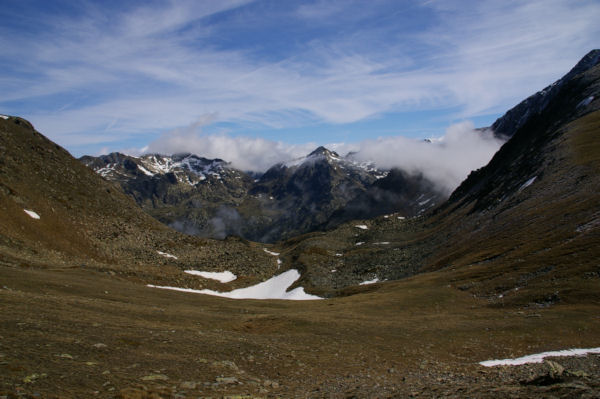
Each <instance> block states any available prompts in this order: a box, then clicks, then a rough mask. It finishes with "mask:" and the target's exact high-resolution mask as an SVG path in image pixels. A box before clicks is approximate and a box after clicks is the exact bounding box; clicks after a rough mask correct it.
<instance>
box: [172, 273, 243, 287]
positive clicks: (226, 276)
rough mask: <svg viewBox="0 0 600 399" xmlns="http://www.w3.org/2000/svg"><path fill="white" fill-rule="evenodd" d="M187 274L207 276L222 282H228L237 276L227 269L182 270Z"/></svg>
mask: <svg viewBox="0 0 600 399" xmlns="http://www.w3.org/2000/svg"><path fill="white" fill-rule="evenodd" d="M184 271H185V272H186V273H187V274H192V275H194V276H200V277H204V278H209V279H211V280H217V281H220V282H222V283H223V284H225V283H229V282H230V281H233V280H235V279H236V278H237V276H236V275H235V274H233V273H231V272H229V271H224V272H201V271H198V270H184Z"/></svg>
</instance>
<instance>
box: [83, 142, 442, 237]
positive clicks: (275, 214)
mask: <svg viewBox="0 0 600 399" xmlns="http://www.w3.org/2000/svg"><path fill="white" fill-rule="evenodd" d="M80 160H81V161H82V162H83V163H84V164H85V165H87V166H88V167H90V168H92V169H93V170H94V171H96V172H97V173H98V174H100V175H101V176H102V177H104V178H105V179H107V180H109V181H113V182H116V183H118V184H119V185H120V186H121V187H122V189H123V190H124V191H125V192H126V193H127V194H129V195H131V196H132V197H133V198H134V199H135V200H136V202H137V203H138V204H139V205H140V206H141V207H142V208H143V209H144V210H145V211H146V212H148V213H149V214H150V215H152V216H154V217H155V218H157V219H158V220H159V221H161V222H163V223H165V224H167V225H169V226H171V227H173V228H175V229H176V230H179V231H182V232H185V233H189V234H193V235H200V236H207V237H214V238H224V237H225V236H228V235H238V236H241V237H243V238H246V239H251V240H254V241H263V242H274V241H277V240H280V239H282V238H290V237H292V236H295V235H298V234H303V233H308V232H310V231H314V230H315V229H321V228H331V227H332V226H333V227H334V226H337V225H339V224H340V223H343V222H345V221H348V220H351V219H353V218H365V217H371V216H377V215H381V214H383V213H385V212H403V214H405V216H407V217H411V216H415V215H417V214H419V213H420V212H423V211H424V210H425V209H427V208H429V207H431V206H433V205H435V204H436V203H439V202H440V201H442V200H443V199H445V196H444V195H442V194H441V193H439V192H438V191H437V190H436V189H435V187H434V185H433V184H430V183H429V182H426V181H425V182H424V180H425V179H424V178H423V177H422V176H412V175H409V174H407V173H404V174H403V179H402V181H398V180H397V175H398V172H394V173H392V175H391V176H390V178H388V177H387V176H388V173H389V171H385V170H379V169H377V168H376V167H375V165H374V163H373V162H360V161H357V160H356V159H355V158H354V156H353V154H348V155H347V156H345V157H342V156H340V155H339V154H337V153H335V152H333V151H330V150H328V149H326V148H324V147H319V148H317V149H315V150H314V151H313V152H311V153H310V154H308V155H307V156H305V157H302V158H298V159H294V160H291V161H288V162H282V163H279V164H276V165H274V166H272V167H271V168H269V169H268V170H267V171H266V172H265V173H263V174H262V175H258V176H257V175H256V174H250V173H246V172H243V171H241V170H238V169H235V168H234V167H233V166H232V165H231V164H229V163H227V162H225V161H223V160H220V159H213V160H209V159H206V158H202V157H199V156H196V155H192V154H175V155H173V156H165V155H158V154H147V155H143V156H141V157H132V156H128V155H124V154H119V153H112V154H109V155H103V156H100V157H90V156H84V157H82V158H80ZM391 179H396V181H395V183H396V184H390V183H389V181H390V180H391ZM386 182H387V183H386ZM397 183H400V186H398V184H397ZM399 190H402V191H403V195H402V196H399V195H398V191H399ZM391 198H396V201H389V200H390V199H391ZM348 205H350V208H348V210H346V207H347V206H348Z"/></svg>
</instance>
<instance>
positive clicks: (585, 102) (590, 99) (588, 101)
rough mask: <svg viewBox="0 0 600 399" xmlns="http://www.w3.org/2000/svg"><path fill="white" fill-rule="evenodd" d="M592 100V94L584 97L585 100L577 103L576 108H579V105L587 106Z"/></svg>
mask: <svg viewBox="0 0 600 399" xmlns="http://www.w3.org/2000/svg"><path fill="white" fill-rule="evenodd" d="M592 101H594V96H589V97H588V98H586V99H585V100H583V101H581V102H580V103H579V104H577V108H579V107H587V106H588V105H590V103H591V102H592Z"/></svg>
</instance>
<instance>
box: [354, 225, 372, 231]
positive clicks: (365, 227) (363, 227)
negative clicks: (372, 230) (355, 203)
mask: <svg viewBox="0 0 600 399" xmlns="http://www.w3.org/2000/svg"><path fill="white" fill-rule="evenodd" d="M354 227H356V228H357V229H361V230H367V229H368V228H369V227H368V226H367V225H366V224H357V225H356V226H354Z"/></svg>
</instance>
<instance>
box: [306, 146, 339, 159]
mask: <svg viewBox="0 0 600 399" xmlns="http://www.w3.org/2000/svg"><path fill="white" fill-rule="evenodd" d="M308 156H309V157H315V156H326V157H330V158H339V157H340V156H339V155H338V153H337V152H335V151H331V150H328V149H327V148H325V147H323V146H320V147H318V148H317V149H315V150H314V151H313V152H311V153H310V154H308Z"/></svg>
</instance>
